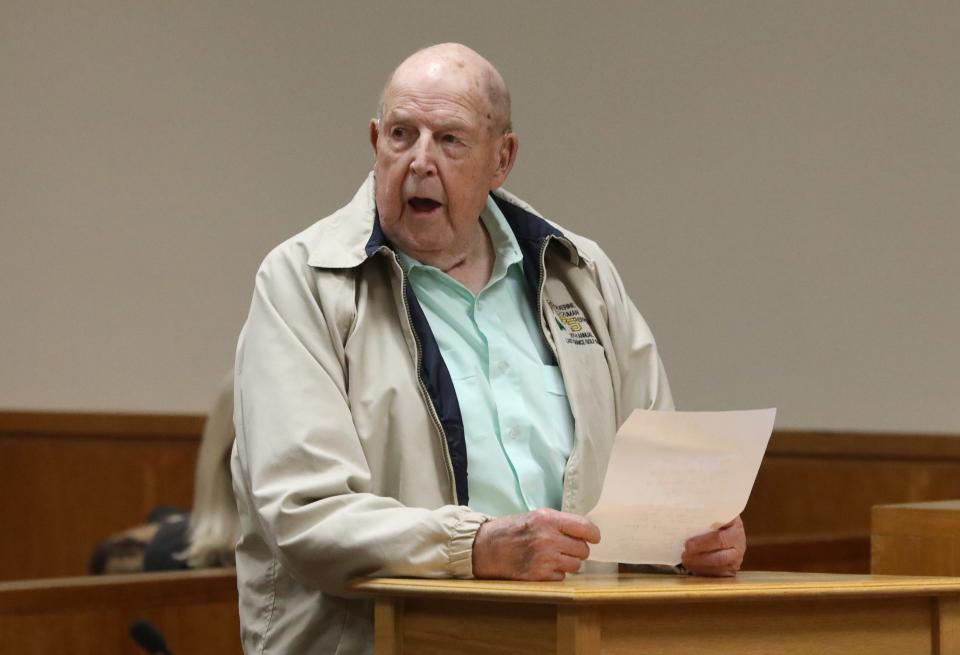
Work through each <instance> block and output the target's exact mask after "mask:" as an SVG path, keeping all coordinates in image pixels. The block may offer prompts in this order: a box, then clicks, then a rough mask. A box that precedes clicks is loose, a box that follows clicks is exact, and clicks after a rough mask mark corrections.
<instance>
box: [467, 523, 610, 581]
mask: <svg viewBox="0 0 960 655" xmlns="http://www.w3.org/2000/svg"><path fill="white" fill-rule="evenodd" d="M588 543H591V544H596V543H600V529H599V528H597V526H595V525H594V524H593V523H592V522H591V521H590V520H588V519H586V518H584V517H582V516H578V515H576V514H567V513H566V512H558V511H556V510H553V509H537V510H534V511H532V512H528V513H526V514H514V515H513V516H503V517H501V518H497V519H492V520H490V521H487V522H486V523H484V524H483V525H481V526H480V530H479V531H478V532H477V536H476V538H475V539H474V541H473V575H474V577H477V578H499V579H502V580H563V578H564V576H565V575H566V574H567V573H575V572H577V571H579V570H580V563H581V562H582V561H583V560H585V559H587V557H589V556H590V546H588V545H587V544H588Z"/></svg>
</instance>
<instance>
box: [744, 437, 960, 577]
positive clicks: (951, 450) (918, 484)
mask: <svg viewBox="0 0 960 655" xmlns="http://www.w3.org/2000/svg"><path fill="white" fill-rule="evenodd" d="M958 497H960V437H957V436H952V435H895V434H831V433H817V432H788V431H781V432H778V433H775V434H774V435H773V438H772V439H771V441H770V445H769V447H768V449H767V454H766V456H765V457H764V460H763V463H762V465H761V467H760V471H759V473H758V475H757V480H756V482H755V484H754V488H753V493H752V494H751V497H750V501H749V503H748V504H747V508H746V510H745V511H744V513H743V519H744V524H745V526H746V529H747V535H748V549H747V557H746V559H745V562H744V566H745V568H748V569H754V570H795V571H832V572H848V573H860V572H868V571H869V566H870V550H869V549H870V545H869V544H870V541H869V539H870V512H871V508H872V507H873V505H877V504H884V503H902V502H914V501H925V500H940V499H949V498H958Z"/></svg>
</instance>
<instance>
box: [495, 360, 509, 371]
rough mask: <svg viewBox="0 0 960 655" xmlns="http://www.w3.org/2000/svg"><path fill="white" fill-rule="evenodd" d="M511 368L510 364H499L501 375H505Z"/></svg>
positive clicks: (501, 362)
mask: <svg viewBox="0 0 960 655" xmlns="http://www.w3.org/2000/svg"><path fill="white" fill-rule="evenodd" d="M509 368H510V364H509V362H504V361H500V362H497V370H498V371H500V372H501V373H505V372H506V371H507V370H508V369H509Z"/></svg>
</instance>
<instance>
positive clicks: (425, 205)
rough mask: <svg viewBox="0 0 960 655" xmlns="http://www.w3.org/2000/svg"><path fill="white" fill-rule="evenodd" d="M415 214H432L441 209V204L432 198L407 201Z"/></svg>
mask: <svg viewBox="0 0 960 655" xmlns="http://www.w3.org/2000/svg"><path fill="white" fill-rule="evenodd" d="M407 204H408V205H410V206H411V207H412V208H413V210H414V211H415V212H432V211H433V210H434V209H437V208H439V207H440V203H439V202H437V201H436V200H433V199H431V198H420V197H413V198H410V200H408V201H407Z"/></svg>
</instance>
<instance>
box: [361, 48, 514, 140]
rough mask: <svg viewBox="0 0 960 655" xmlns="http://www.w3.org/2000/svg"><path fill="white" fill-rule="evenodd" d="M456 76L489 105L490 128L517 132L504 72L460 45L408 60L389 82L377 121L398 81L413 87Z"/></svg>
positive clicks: (420, 52) (420, 53) (421, 53)
mask: <svg viewBox="0 0 960 655" xmlns="http://www.w3.org/2000/svg"><path fill="white" fill-rule="evenodd" d="M441 77H447V78H448V79H449V78H450V77H456V78H459V79H461V80H462V81H463V83H464V84H465V85H466V86H467V87H468V88H469V89H470V90H472V91H473V92H474V93H476V94H477V95H478V97H480V98H482V99H483V102H484V104H485V105H486V111H485V112H484V114H485V118H486V120H487V123H488V127H489V129H490V130H491V132H493V133H495V134H504V133H506V132H510V131H511V130H512V129H513V126H512V124H511V119H510V92H509V91H508V90H507V84H506V82H504V81H503V77H502V76H501V75H500V72H499V71H497V69H496V68H494V67H493V64H491V63H490V62H489V61H487V60H486V59H484V58H483V57H482V56H480V54H478V53H477V52H475V51H474V50H471V49H470V48H468V47H467V46H465V45H462V44H459V43H440V44H437V45H433V46H430V47H428V48H423V49H422V50H418V51H417V52H415V53H413V54H412V55H410V56H409V57H407V58H406V59H405V60H403V62H401V64H400V65H399V66H397V68H396V70H394V71H393V74H392V75H391V76H390V79H389V80H388V81H387V85H386V86H385V87H384V89H383V92H382V93H381V94H380V104H379V105H378V107H377V118H378V119H380V118H382V117H383V115H384V112H385V111H387V108H388V106H389V104H390V100H391V96H392V93H393V90H394V86H395V84H396V83H398V82H402V83H406V84H409V82H410V81H411V80H414V79H418V78H419V79H420V80H423V81H424V82H426V83H429V81H430V80H431V79H440V78H441Z"/></svg>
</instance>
